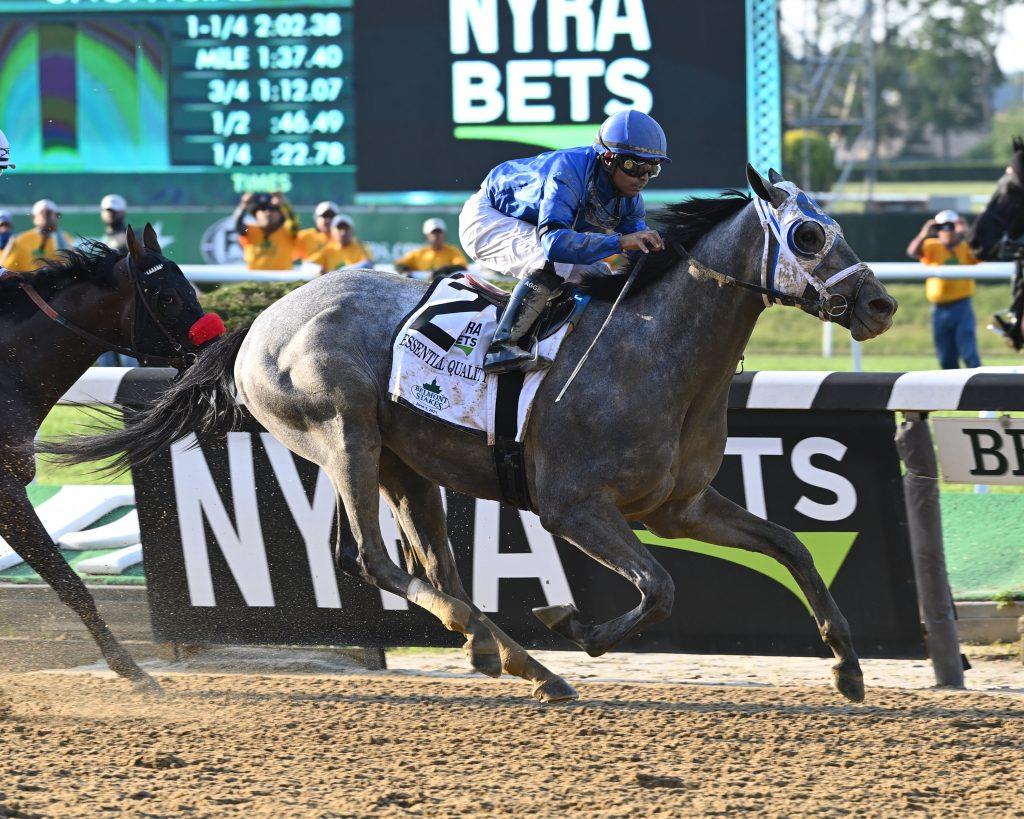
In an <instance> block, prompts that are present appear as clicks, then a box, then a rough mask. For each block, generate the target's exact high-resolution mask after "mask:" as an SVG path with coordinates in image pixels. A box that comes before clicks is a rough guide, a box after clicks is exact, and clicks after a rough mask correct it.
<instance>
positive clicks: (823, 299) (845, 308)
mask: <svg viewBox="0 0 1024 819" xmlns="http://www.w3.org/2000/svg"><path fill="white" fill-rule="evenodd" d="M754 206H755V208H756V209H757V213H758V218H759V219H760V220H761V224H762V227H763V229H764V234H765V238H764V248H763V249H762V252H761V282H762V283H761V284H754V283H753V282H748V281H744V280H742V279H737V278H736V277H735V276H730V275H729V274H727V273H720V272H719V271H717V270H714V269H712V268H710V267H708V266H707V265H705V264H703V263H702V262H699V261H698V260H697V259H695V258H694V257H693V256H692V255H691V254H690V252H689V251H687V250H686V249H685V248H684V247H683V246H682V244H681V243H680V242H679V241H678V240H677V239H675V238H674V237H671V236H668V237H666V242H667V244H668V245H669V247H671V248H672V250H673V251H674V252H675V253H676V255H678V256H679V257H680V259H682V260H683V261H685V262H687V263H688V264H689V267H690V273H691V275H693V276H695V277H697V278H704V279H711V280H713V281H716V282H718V283H719V284H723V285H727V286H729V287H738V288H742V289H744V290H749V291H751V292H753V293H757V294H759V295H760V296H761V298H762V299H763V300H764V303H765V306H766V307H770V306H771V305H773V304H781V305H784V306H786V307H800V308H804V309H806V310H807V311H808V312H811V313H813V314H814V315H816V316H818V318H820V319H821V320H822V321H834V320H835V319H838V318H842V317H843V316H845V315H846V314H847V313H849V312H850V310H851V304H852V305H856V304H857V299H858V297H859V296H860V291H861V288H862V287H863V286H864V282H865V281H866V280H867V277H868V274H869V273H870V272H871V269H870V268H869V267H868V266H867V265H866V264H865V263H864V262H860V261H858V262H857V263H856V264H852V265H850V266H849V267H845V268H843V269H842V270H840V271H838V272H836V273H833V274H832V275H831V276H829V277H828V278H827V279H825V280H824V281H823V280H821V279H819V278H818V277H817V276H815V275H814V272H816V271H817V270H819V269H820V268H821V267H822V265H824V264H825V261H826V259H827V258H828V256H829V255H830V254H831V253H832V251H833V250H835V248H836V247H837V246H838V235H837V236H836V238H835V239H834V240H833V242H832V244H831V246H830V247H829V249H828V250H827V251H826V252H825V253H824V254H823V255H822V257H821V261H820V262H819V263H818V264H817V265H816V266H815V268H814V271H813V272H809V271H807V270H806V269H805V268H803V267H801V266H797V269H798V270H799V271H800V273H801V275H802V276H803V278H804V280H805V282H806V287H805V289H804V294H803V295H801V296H794V295H792V294H790V293H784V292H782V291H780V290H778V289H776V288H775V286H774V282H775V268H776V266H777V265H778V261H779V254H780V250H781V245H782V243H783V242H784V241H786V240H785V238H784V237H783V236H782V231H781V228H780V226H779V224H778V220H777V219H775V218H774V215H773V214H772V213H771V211H770V209H769V208H770V206H769V205H767V204H766V203H764V202H762V200H761V199H759V198H757V197H755V198H754ZM854 274H857V283H856V286H855V287H854V291H853V296H852V298H851V299H848V298H847V297H846V296H844V295H843V294H842V293H832V292H830V290H829V288H830V287H833V286H835V285H836V284H839V282H841V281H844V280H845V279H847V278H849V277H850V276H853V275H854ZM811 294H816V296H817V297H814V296H813V295H811Z"/></svg>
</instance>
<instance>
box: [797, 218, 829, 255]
mask: <svg viewBox="0 0 1024 819" xmlns="http://www.w3.org/2000/svg"><path fill="white" fill-rule="evenodd" d="M824 248H825V228H823V227H822V226H821V225H819V224H818V223H817V222H811V221H807V222H801V223H800V224H799V225H797V228H796V230H794V231H793V249H794V250H795V251H796V252H797V253H800V254H801V255H804V256H816V255H818V254H819V253H821V251H822V250H824Z"/></svg>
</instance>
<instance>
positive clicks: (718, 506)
mask: <svg viewBox="0 0 1024 819" xmlns="http://www.w3.org/2000/svg"><path fill="white" fill-rule="evenodd" d="M644 524H645V525H646V526H647V528H648V529H650V530H651V532H653V533H654V534H656V535H658V536H659V537H673V538H675V537H692V538H695V539H697V540H703V541H704V542H706V543H714V544H716V545H719V546H732V547H735V548H739V549H746V550H748V551H751V552H760V553H761V554H765V555H768V556H769V557H772V558H774V559H775V560H777V561H779V563H781V564H782V565H783V566H785V567H786V568H787V569H788V570H789V573H790V574H792V575H793V579H794V580H796V582H797V584H798V585H799V586H800V589H801V591H803V593H804V596H805V597H806V598H807V601H808V603H810V606H811V610H812V611H813V612H814V619H815V620H816V621H817V624H818V631H819V633H820V634H821V638H822V640H824V642H825V644H826V645H827V646H828V647H829V648H830V649H831V650H832V653H833V654H834V655H835V658H836V660H837V662H836V664H835V665H834V666H833V667H832V676H833V678H834V682H835V686H836V689H837V690H838V691H839V693H840V694H842V695H843V696H844V697H846V698H847V699H850V700H853V701H854V702H860V701H862V700H863V699H864V675H863V674H862V673H861V670H860V662H859V661H858V660H857V654H856V652H855V651H854V650H853V643H852V641H851V638H850V626H849V624H848V623H847V622H846V618H845V617H843V614H842V612H840V611H839V607H838V606H837V605H836V601H835V600H833V599H832V595H831V593H830V592H829V590H828V587H827V586H826V585H825V582H824V581H823V580H822V579H821V575H820V574H818V570H817V569H816V568H815V566H814V561H813V560H812V558H811V553H810V552H808V551H807V547H806V546H804V545H803V543H801V542H800V540H799V539H798V538H797V536H796V535H794V534H793V533H792V532H791V531H789V530H788V529H785V528H783V527H782V526H779V525H778V524H775V523H772V522H770V521H767V520H764V519H762V518H759V517H758V516H757V515H754V514H751V513H750V512H748V511H747V510H746V509H744V508H743V507H742V506H739V505H737V504H735V503H733V502H732V501H731V500H729V499H728V498H724V497H722V495H720V494H719V493H718V492H716V491H715V490H714V489H711V488H710V487H709V488H707V489H705V490H704V492H703V494H701V496H700V497H699V498H697V499H696V500H695V501H693V502H692V503H689V504H686V505H683V504H678V503H674V502H669V503H667V504H665V505H664V506H662V507H661V508H660V509H658V510H656V511H655V512H654V513H653V514H652V515H651V516H650V517H649V518H647V519H646V520H644Z"/></svg>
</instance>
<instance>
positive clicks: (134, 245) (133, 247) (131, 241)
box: [125, 225, 146, 264]
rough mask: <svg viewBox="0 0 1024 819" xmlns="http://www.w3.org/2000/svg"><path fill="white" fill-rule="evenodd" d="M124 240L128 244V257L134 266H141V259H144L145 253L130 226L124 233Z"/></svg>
mask: <svg viewBox="0 0 1024 819" xmlns="http://www.w3.org/2000/svg"><path fill="white" fill-rule="evenodd" d="M125 239H126V241H127V243H128V255H129V256H131V257H132V260H133V261H134V262H135V263H136V264H142V259H143V258H144V257H145V255H146V251H145V250H144V249H143V247H142V244H141V243H140V242H139V238H138V237H137V236H136V235H135V231H134V230H132V226H131V225H128V230H127V231H126V232H125Z"/></svg>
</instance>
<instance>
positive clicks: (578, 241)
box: [537, 170, 622, 264]
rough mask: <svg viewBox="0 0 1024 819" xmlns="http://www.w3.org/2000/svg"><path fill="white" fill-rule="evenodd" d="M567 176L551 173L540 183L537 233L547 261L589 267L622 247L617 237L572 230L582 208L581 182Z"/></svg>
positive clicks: (615, 235) (582, 183)
mask: <svg viewBox="0 0 1024 819" xmlns="http://www.w3.org/2000/svg"><path fill="white" fill-rule="evenodd" d="M563 173H564V174H565V177H566V178H563ZM570 173H571V171H570V170H566V171H564V172H558V173H554V174H552V175H551V176H549V177H548V179H547V181H546V182H545V183H544V195H543V197H542V198H541V202H540V208H539V211H538V213H537V233H538V235H539V236H540V242H541V246H542V247H543V248H544V252H545V253H546V254H547V257H548V259H550V260H551V261H553V262H567V263H570V264H593V263H594V262H598V261H600V260H601V259H605V258H607V257H608V256H612V255H614V254H616V253H618V252H619V251H620V250H621V249H622V248H621V246H620V245H619V237H618V235H617V234H605V233H582V232H580V231H577V230H573V229H572V226H573V224H574V223H575V222H576V216H577V213H578V211H579V209H580V208H581V207H582V199H583V185H584V181H583V180H582V179H569V178H568V176H569V174H570Z"/></svg>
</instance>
